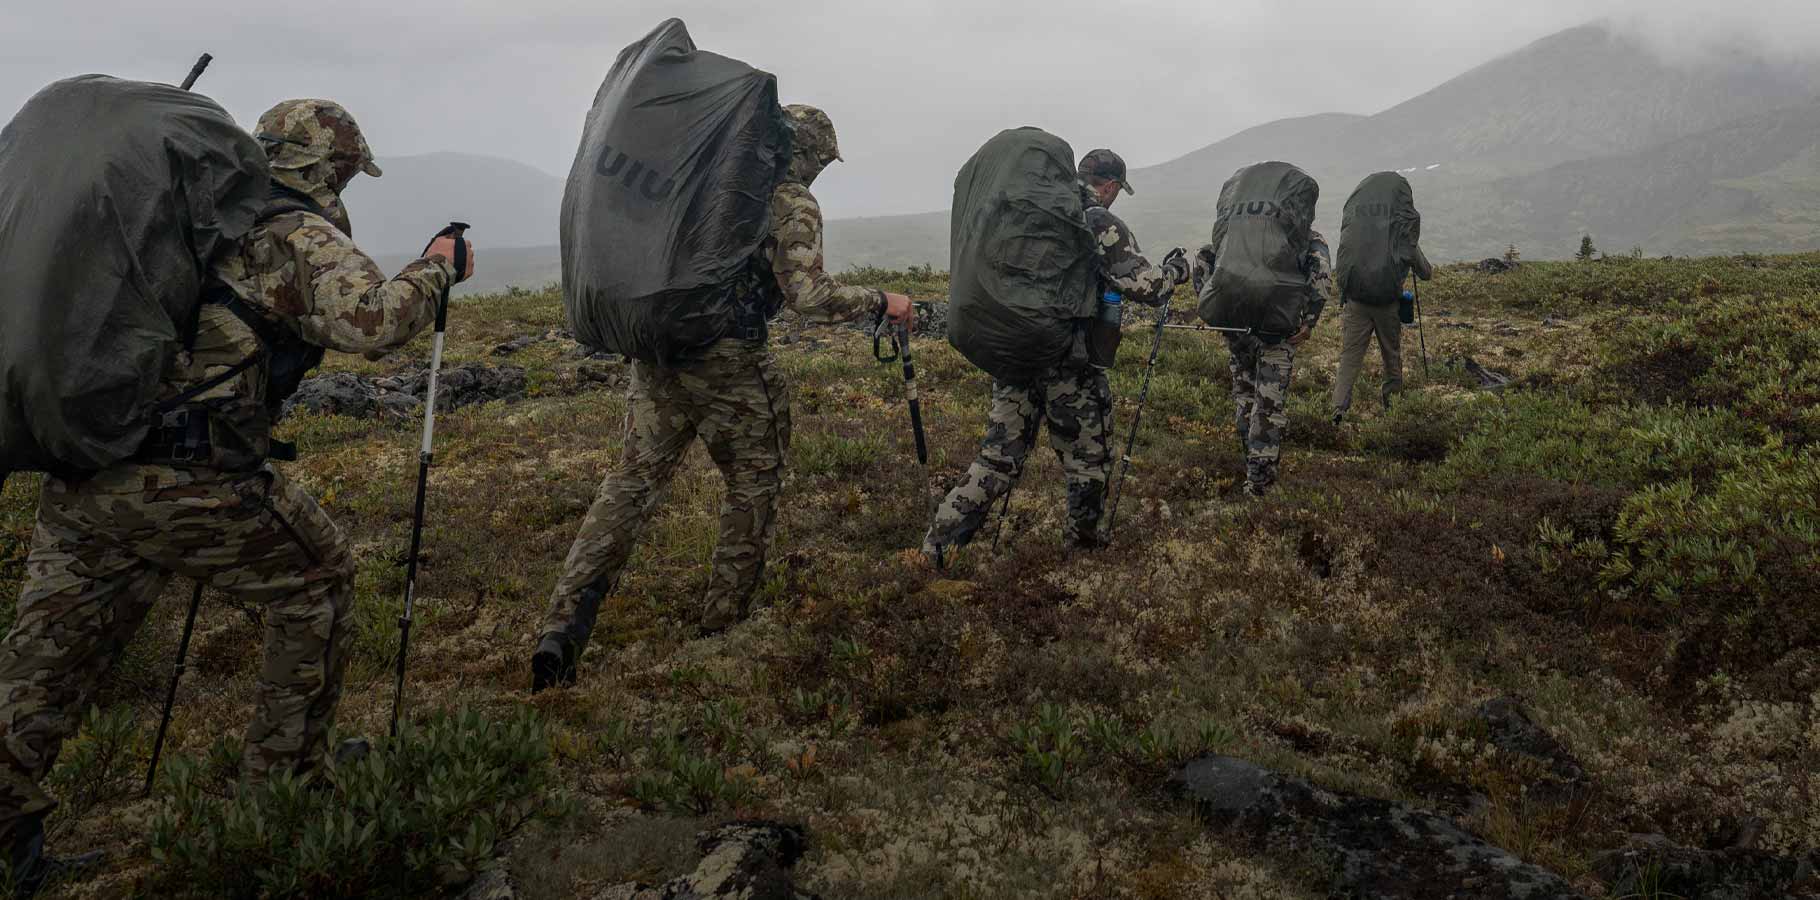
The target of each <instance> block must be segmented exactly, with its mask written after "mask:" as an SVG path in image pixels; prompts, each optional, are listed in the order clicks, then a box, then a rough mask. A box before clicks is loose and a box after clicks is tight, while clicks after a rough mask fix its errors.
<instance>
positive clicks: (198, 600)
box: [144, 581, 202, 797]
mask: <svg viewBox="0 0 1820 900" xmlns="http://www.w3.org/2000/svg"><path fill="white" fill-rule="evenodd" d="M200 606H202V582H200V581H198V582H196V593H195V594H194V595H192V596H191V597H190V614H189V615H188V616H186V617H184V620H183V639H182V640H179V641H178V642H177V667H176V668H174V669H172V670H171V686H170V689H169V690H167V691H165V694H164V715H162V716H160V717H159V718H158V736H157V737H155V738H153V739H152V764H151V766H149V767H147V768H146V770H145V794H144V796H146V797H150V796H151V795H152V782H154V781H156V780H157V778H158V758H159V757H160V756H162V755H163V754H164V732H165V729H167V728H169V727H170V725H171V709H172V708H173V707H175V706H176V705H177V682H179V681H182V680H183V670H184V669H185V668H186V660H187V659H188V657H189V653H190V635H191V634H192V633H194V632H195V630H196V610H197V608H198V607H200Z"/></svg>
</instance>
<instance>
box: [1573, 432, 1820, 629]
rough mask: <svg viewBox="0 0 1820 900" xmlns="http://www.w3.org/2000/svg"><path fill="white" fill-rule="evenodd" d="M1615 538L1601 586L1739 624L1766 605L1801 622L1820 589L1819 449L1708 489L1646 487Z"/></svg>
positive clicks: (1733, 474) (1765, 609) (1683, 485)
mask: <svg viewBox="0 0 1820 900" xmlns="http://www.w3.org/2000/svg"><path fill="white" fill-rule="evenodd" d="M1616 542H1617V547H1616V548H1615V550H1614V553H1613V556H1612V559H1611V562H1610V564H1609V565H1607V566H1606V568H1605V570H1604V572H1603V573H1602V574H1601V576H1600V577H1601V580H1602V581H1603V582H1605V584H1606V586H1607V587H1616V588H1623V589H1628V590H1633V591H1636V592H1638V593H1641V594H1644V595H1647V596H1649V597H1652V598H1654V599H1656V600H1658V601H1661V602H1664V603H1670V604H1674V605H1676V606H1683V605H1689V604H1695V603H1697V604H1698V605H1699V607H1700V608H1702V609H1704V610H1706V611H1708V612H1710V613H1717V614H1722V615H1726V616H1728V617H1731V618H1733V619H1734V621H1736V622H1738V623H1739V624H1744V622H1745V620H1748V619H1752V618H1755V617H1757V616H1758V615H1759V614H1763V613H1766V614H1768V615H1769V616H1770V617H1771V618H1772V619H1776V620H1782V619H1785V618H1786V619H1788V620H1791V623H1792V622H1793V621H1797V620H1798V621H1800V622H1805V621H1806V620H1809V619H1811V618H1812V617H1813V615H1814V613H1815V612H1816V611H1817V610H1816V609H1815V608H1814V603H1815V598H1817V597H1820V455H1815V454H1811V453H1803V454H1784V455H1782V456H1781V457H1780V458H1779V459H1777V460H1775V461H1774V462H1773V463H1770V464H1767V465H1764V466H1761V467H1756V468H1751V469H1741V470H1739V471H1736V472H1730V473H1727V474H1726V475H1725V476H1724V477H1723V478H1721V479H1720V481H1719V482H1718V484H1717V485H1715V486H1714V487H1713V489H1712V490H1710V491H1706V492H1701V491H1698V490H1696V489H1695V487H1694V485H1693V484H1692V483H1691V482H1689V481H1686V480H1682V481H1677V482H1674V483H1671V484H1665V485H1656V486H1652V487H1648V488H1644V489H1643V490H1642V491H1640V492H1638V493H1637V494H1636V495H1634V496H1632V497H1631V499H1630V500H1629V502H1627V503H1626V504H1625V506H1624V510H1623V512H1622V513H1621V514H1620V515H1619V517H1618V524H1617V528H1616ZM1803 627H1805V626H1803Z"/></svg>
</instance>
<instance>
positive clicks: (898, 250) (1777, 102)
mask: <svg viewBox="0 0 1820 900" xmlns="http://www.w3.org/2000/svg"><path fill="white" fill-rule="evenodd" d="M1817 96H1820V61H1813V62H1807V63H1803V64H1798V65H1771V64H1768V63H1764V62H1761V61H1758V60H1753V59H1748V58H1742V57H1736V56H1734V57H1728V58H1721V59H1716V60H1712V61H1709V62H1706V63H1701V64H1698V65H1690V66H1680V65H1672V64H1669V63H1667V62H1664V61H1662V60H1661V59H1659V58H1657V56H1656V55H1655V54H1654V53H1653V52H1652V51H1651V50H1649V49H1648V48H1646V47H1644V46H1643V45H1641V44H1640V43H1638V42H1637V41H1634V40H1632V39H1629V38H1626V37H1624V36H1621V35H1617V34H1614V33H1613V32H1612V31H1610V30H1609V29H1608V28H1606V27H1604V26H1600V25H1588V26H1582V27H1579V28H1573V29H1569V30H1567V31H1563V32H1560V33H1558V34H1555V35H1551V36H1549V37H1547V38H1543V39H1542V40H1540V41H1537V42H1535V43H1533V44H1531V45H1529V46H1528V47H1525V48H1523V49H1521V50H1518V51H1517V52H1515V53H1511V54H1508V55H1506V56H1503V57H1500V58H1498V59H1496V60H1493V61H1491V62H1488V63H1486V64H1485V65H1482V66H1479V67H1477V68H1475V69H1473V70H1471V71H1469V72H1467V73H1465V74H1463V75H1461V76H1459V77H1458V78H1455V79H1452V80H1450V81H1448V82H1446V83H1445V84H1443V85H1440V86H1439V87H1437V88H1435V89H1434V90H1431V91H1428V92H1426V93H1424V94H1422V95H1420V96H1418V97H1415V98H1412V99H1410V100H1409V101H1406V102H1404V103H1401V104H1398V105H1396V106H1394V107H1392V108H1390V109H1388V110H1386V111H1384V112H1382V113H1379V114H1377V115H1374V116H1355V115H1346V114H1326V115H1317V116H1307V117H1302V118H1297V119H1285V120H1281V121H1277V122H1271V123H1268V124H1265V125H1261V126H1258V127H1255V128H1250V129H1247V130H1245V131H1242V132H1240V133H1238V134H1236V135H1233V136H1232V137H1230V138H1227V139H1225V140H1222V141H1219V142H1217V143H1215V144H1212V145H1209V146H1207V147H1204V148H1202V149H1200V150H1197V151H1194V152H1193V153H1189V154H1187V155H1185V156H1183V157H1180V158H1178V159H1175V160H1171V161H1169V162H1166V163H1162V164H1160V165H1157V166H1151V167H1148V168H1144V169H1138V170H1135V171H1133V172H1132V181H1133V183H1134V184H1135V185H1136V186H1137V189H1138V193H1137V195H1135V196H1132V197H1129V198H1125V199H1123V200H1121V201H1120V202H1119V206H1118V211H1119V213H1120V214H1121V215H1123V216H1124V217H1125V219H1126V220H1127V221H1129V222H1130V223H1131V225H1132V227H1133V228H1134V230H1136V232H1137V234H1138V235H1139V237H1140V239H1141V240H1142V241H1143V242H1144V243H1145V245H1146V246H1147V247H1155V248H1165V247H1168V246H1171V245H1175V244H1181V245H1185V246H1193V245H1195V244H1198V243H1201V242H1204V241H1205V240H1206V239H1207V233H1208V231H1209V229H1210V228H1211V226H1212V223H1213V208H1214V202H1215V200H1216V198H1217V196H1218V193H1219V189H1220V185H1221V184H1222V183H1224V181H1225V180H1226V178H1228V177H1229V176H1230V175H1231V174H1232V173H1233V172H1234V171H1236V170H1237V169H1238V168H1239V167H1241V166H1245V165H1249V164H1251V163H1254V162H1261V161H1264V160H1267V159H1286V160H1288V161H1290V162H1294V163H1296V164H1297V165H1300V166H1302V167H1303V168H1304V169H1306V170H1307V171H1308V172H1309V173H1310V174H1311V175H1314V176H1315V178H1316V179H1317V180H1319V181H1320V182H1321V186H1322V197H1321V201H1322V202H1321V211H1322V216H1321V223H1320V224H1321V227H1323V228H1324V229H1326V230H1328V231H1329V237H1330V238H1335V239H1337V238H1338V230H1339V229H1338V222H1337V218H1338V211H1339V208H1340V206H1341V204H1343V203H1344V202H1345V199H1346V196H1347V195H1348V194H1350V193H1351V191H1352V189H1353V188H1354V187H1355V186H1356V185H1357V184H1358V182H1359V181H1360V180H1361V179H1363V178H1364V177H1365V176H1366V175H1368V174H1370V173H1372V172H1376V171H1382V170H1386V169H1391V170H1399V171H1404V172H1405V174H1406V175H1408V177H1409V179H1410V181H1411V183H1412V184H1413V185H1414V186H1415V190H1416V201H1417V205H1418V206H1419V207H1421V209H1422V210H1423V215H1424V223H1423V235H1424V244H1425V245H1426V246H1427V247H1428V249H1429V251H1430V254H1431V255H1432V256H1435V257H1436V258H1440V259H1469V258H1478V257H1481V256H1488V255H1492V254H1495V253H1498V252H1501V251H1502V250H1503V249H1504V248H1505V246H1506V245H1507V244H1509V243H1513V242H1514V243H1517V244H1518V245H1519V246H1520V247H1522V248H1523V249H1524V251H1525V253H1526V254H1528V255H1531V256H1534V257H1538V258H1557V257H1563V256H1566V255H1569V254H1571V253H1572V252H1573V251H1574V249H1575V248H1576V247H1577V245H1578V243H1579V235H1580V231H1579V230H1578V229H1581V228H1587V229H1593V230H1594V237H1595V240H1596V241H1598V242H1599V243H1600V245H1601V246H1605V247H1607V248H1608V249H1617V248H1625V249H1628V248H1630V247H1631V246H1633V245H1641V246H1644V247H1645V248H1646V249H1647V250H1648V251H1649V252H1651V253H1701V252H1704V253H1714V252H1726V251H1731V250H1746V249H1748V250H1757V251H1778V250H1801V249H1808V248H1811V247H1813V246H1815V245H1820V225H1817V224H1816V223H1815V221H1814V220H1815V218H1816V217H1817V216H1820V198H1816V197H1814V196H1813V194H1812V192H1810V191H1808V190H1807V188H1806V186H1807V185H1809V184H1811V183H1812V182H1813V181H1814V180H1815V179H1820V172H1816V171H1815V170H1814V169H1813V161H1814V154H1813V153H1812V152H1809V151H1808V150H1806V149H1804V145H1803V144H1802V140H1803V138H1802V133H1801V131H1800V123H1801V122H1803V121H1805V120H1804V119H1803V112H1802V111H1803V110H1805V109H1807V108H1808V106H1809V105H1811V104H1812V103H1814V102H1815V100H1816V97H1817ZM1747 123H1755V124H1754V125H1753V124H1747ZM1008 124H1014V123H1008ZM1772 124H1774V125H1776V127H1774V128H1769V126H1770V125H1772ZM1733 126H1736V127H1733ZM1765 129H1767V130H1765ZM986 137H989V135H982V136H981V140H982V141H983V140H984V139H985V138H986ZM1064 137H1065V136H1064ZM1808 139H1809V140H1808V143H1807V144H1806V145H1805V147H1806V148H1812V147H1813V146H1814V145H1815V144H1816V143H1820V135H1814V134H1812V133H1811V132H1810V133H1809V134H1808ZM1700 147H1706V148H1708V149H1706V150H1701V149H1698V148H1700ZM1087 149H1089V148H1086V147H1076V148H1075V150H1076V152H1077V153H1079V152H1085V151H1086V150H1087ZM1115 149H1116V148H1115ZM1804 152H1807V153H1808V155H1805V156H1804V155H1803V154H1804ZM1715 154H1720V155H1725V156H1726V157H1727V158H1726V159H1718V158H1715ZM1700 160H1705V161H1706V162H1704V163H1702V162H1699V161H1700ZM1804 160H1805V162H1804ZM1670 164H1678V165H1681V166H1682V168H1679V169H1676V170H1674V172H1673V173H1664V172H1658V171H1654V170H1653V169H1652V168H1651V167H1659V166H1664V165H1670ZM1759 164H1761V165H1762V166H1764V167H1765V168H1762V169H1752V168H1751V167H1752V166H1754V165H1759ZM1698 172H1708V173H1710V174H1712V175H1713V176H1714V177H1717V178H1722V179H1724V180H1726V181H1727V184H1726V185H1723V186H1720V185H1715V184H1713V183H1711V182H1710V181H1701V180H1700V179H1699V178H1697V177H1695V176H1696V173H1698ZM1594 173H1598V174H1597V176H1596V177H1595V174H1594ZM1559 179H1568V180H1569V181H1568V182H1565V183H1571V184H1577V185H1579V188H1578V189H1573V188H1564V187H1562V183H1563V182H1560V181H1558V180H1559ZM1791 186H1792V187H1793V188H1794V190H1793V192H1792V193H1791V192H1790V191H1788V190H1787V189H1788V188H1790V187H1791ZM1543 197H1547V198H1549V199H1547V200H1546V201H1544V200H1543V199H1542V198H1543ZM1703 203H1704V204H1707V206H1706V207H1705V208H1703V209H1701V210H1700V211H1698V212H1695V211H1694V208H1695V207H1701V205H1702V204H1703ZM1712 204H1717V205H1716V206H1713V205H1712ZM1663 210H1669V211H1678V210H1687V212H1686V214H1685V215H1678V216H1672V217H1671V218H1670V219H1669V220H1667V221H1664V220H1663V219H1661V218H1659V217H1658V216H1659V215H1660V214H1661V211H1663ZM1626 211H1628V212H1626ZM947 219H948V215H947V213H946V212H937V213H924V214H920V215H911V216H889V217H880V218H872V219H855V220H844V221H840V222H836V223H834V224H833V225H832V226H831V227H830V228H829V231H828V258H829V259H830V261H831V262H833V263H835V264H842V265H847V264H861V265H881V266H893V267H896V266H903V265H907V264H923V263H927V264H933V265H935V266H937V267H942V266H944V265H945V264H946V260H947V255H948V254H947V230H948V225H947ZM1732 239H1735V240H1736V242H1737V243H1735V244H1733V243H1731V242H1730V241H1731V240H1732Z"/></svg>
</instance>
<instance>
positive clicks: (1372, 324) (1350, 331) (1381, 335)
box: [1333, 300, 1403, 413]
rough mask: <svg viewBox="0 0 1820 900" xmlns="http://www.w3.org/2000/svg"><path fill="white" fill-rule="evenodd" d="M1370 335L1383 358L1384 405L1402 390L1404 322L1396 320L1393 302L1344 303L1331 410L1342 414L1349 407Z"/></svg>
mask: <svg viewBox="0 0 1820 900" xmlns="http://www.w3.org/2000/svg"><path fill="white" fill-rule="evenodd" d="M1373 335H1376V336H1377V339H1378V354H1379V355H1380V356H1382V357H1383V358H1384V389H1383V391H1382V392H1381V393H1380V396H1381V397H1382V398H1383V400H1384V405H1385V406H1386V407H1388V406H1389V405H1390V397H1391V395H1392V394H1395V393H1397V392H1398V391H1401V390H1402V389H1403V323H1402V322H1401V321H1399V320H1398V319H1397V305H1396V304H1395V303H1391V304H1386V305H1383V306H1370V305H1367V304H1364V303H1360V302H1358V301H1356V300H1355V301H1353V302H1351V303H1348V304H1346V308H1345V309H1344V310H1341V312H1340V374H1339V375H1338V377H1336V378H1335V379H1334V382H1333V411H1334V412H1336V413H1344V412H1346V411H1347V410H1349V409H1351V408H1352V386H1353V385H1354V384H1357V383H1358V381H1359V371H1360V370H1361V369H1363V368H1364V367H1365V351H1366V350H1367V349H1368V348H1370V346H1371V338H1372V336H1373Z"/></svg>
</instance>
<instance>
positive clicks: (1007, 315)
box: [948, 127, 1098, 387]
mask: <svg viewBox="0 0 1820 900" xmlns="http://www.w3.org/2000/svg"><path fill="white" fill-rule="evenodd" d="M953 216H954V219H953V223H952V228H951V233H950V242H949V254H950V255H949V273H950V277H951V279H952V287H951V288H950V294H949V320H948V322H949V324H948V342H949V343H950V344H953V345H954V348H955V349H956V350H959V351H960V352H961V355H962V356H965V357H966V358H967V359H968V360H969V361H970V362H972V363H973V364H974V365H976V366H979V367H980V368H981V369H984V370H985V371H986V373H987V374H989V375H991V376H992V377H993V378H996V379H998V380H1000V381H1003V382H1006V383H1008V384H1013V385H1018V386H1020V387H1022V386H1029V385H1031V384H1033V383H1035V382H1036V380H1037V379H1038V378H1040V377H1041V376H1042V375H1043V373H1045V372H1047V371H1049V370H1050V369H1053V368H1055V367H1056V366H1057V365H1059V364H1061V363H1062V362H1063V361H1064V360H1065V359H1066V358H1067V356H1068V353H1069V352H1070V350H1071V349H1072V347H1073V344H1074V335H1075V329H1076V323H1077V320H1079V319H1082V318H1085V317H1088V316H1090V315H1092V314H1093V311H1094V303H1095V302H1096V301H1097V299H1098V298H1096V297H1095V296H1094V295H1093V292H1094V285H1095V279H1094V270H1093V237H1092V234H1091V233H1090V232H1089V231H1088V230H1087V221H1086V213H1085V209H1084V206H1083V204H1082V201H1081V192H1080V186H1079V184H1078V183H1077V180H1076V175H1075V169H1074V150H1073V148H1071V147H1069V146H1068V142H1066V141H1064V140H1062V139H1061V138H1058V137H1056V136H1055V135H1052V134H1049V133H1048V132H1045V131H1043V130H1042V129H1040V128H1028V127H1026V128H1014V129H1010V130H1007V131H1002V132H1000V133H999V134H998V135H997V136H996V137H994V138H992V140H989V141H987V142H986V144H985V146H983V147H981V148H980V149H979V152H977V153H975V154H973V158H972V159H969V160H967V164H966V165H964V166H962V167H961V171H960V174H959V175H957V176H956V177H955V179H954V207H953Z"/></svg>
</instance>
